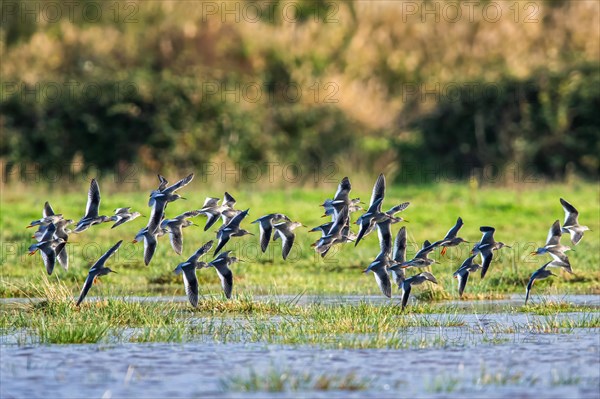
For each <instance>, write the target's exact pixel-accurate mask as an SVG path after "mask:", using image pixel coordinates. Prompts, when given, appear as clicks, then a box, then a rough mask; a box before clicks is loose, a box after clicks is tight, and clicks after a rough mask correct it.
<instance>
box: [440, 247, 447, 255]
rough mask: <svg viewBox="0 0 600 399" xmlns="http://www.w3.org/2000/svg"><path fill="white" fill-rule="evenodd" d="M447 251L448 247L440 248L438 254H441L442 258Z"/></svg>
mask: <svg viewBox="0 0 600 399" xmlns="http://www.w3.org/2000/svg"><path fill="white" fill-rule="evenodd" d="M447 250H448V247H443V248H442V252H440V253H441V254H442V256H444V255H446V251H447Z"/></svg>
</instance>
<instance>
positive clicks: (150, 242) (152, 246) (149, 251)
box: [144, 233, 157, 266]
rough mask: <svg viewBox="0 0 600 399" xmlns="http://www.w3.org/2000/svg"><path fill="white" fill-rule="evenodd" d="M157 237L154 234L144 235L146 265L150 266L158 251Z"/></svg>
mask: <svg viewBox="0 0 600 399" xmlns="http://www.w3.org/2000/svg"><path fill="white" fill-rule="evenodd" d="M156 245H157V241H156V236H155V235H154V234H150V233H148V234H146V235H144V264H145V265H146V266H148V265H149V264H150V261H151V260H152V257H153V256H154V252H155V251H156Z"/></svg>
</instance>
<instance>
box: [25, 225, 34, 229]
mask: <svg viewBox="0 0 600 399" xmlns="http://www.w3.org/2000/svg"><path fill="white" fill-rule="evenodd" d="M31 227H33V226H32V225H29V226H26V227H25V228H26V229H29V228H31Z"/></svg>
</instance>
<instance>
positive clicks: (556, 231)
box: [546, 219, 562, 245]
mask: <svg viewBox="0 0 600 399" xmlns="http://www.w3.org/2000/svg"><path fill="white" fill-rule="evenodd" d="M561 235H562V232H561V230H560V221H559V220H558V219H556V220H555V221H554V223H552V226H551V227H550V230H549V231H548V237H546V245H558V244H560V237H561Z"/></svg>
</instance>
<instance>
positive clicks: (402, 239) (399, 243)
mask: <svg viewBox="0 0 600 399" xmlns="http://www.w3.org/2000/svg"><path fill="white" fill-rule="evenodd" d="M392 258H393V259H394V260H395V261H396V262H404V261H406V227H404V226H403V227H402V228H401V229H400V230H399V231H398V234H397V235H396V240H395V241H394V253H393V255H392Z"/></svg>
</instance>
